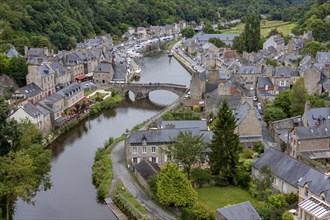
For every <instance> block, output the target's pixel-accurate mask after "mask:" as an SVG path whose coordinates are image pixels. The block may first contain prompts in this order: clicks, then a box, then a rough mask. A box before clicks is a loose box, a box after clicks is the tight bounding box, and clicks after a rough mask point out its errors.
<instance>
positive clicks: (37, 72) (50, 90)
mask: <svg viewBox="0 0 330 220" xmlns="http://www.w3.org/2000/svg"><path fill="white" fill-rule="evenodd" d="M33 82H34V83H35V84H36V85H37V86H39V87H40V88H41V89H42V90H43V96H44V97H47V96H50V95H52V94H54V93H55V91H56V89H55V71H54V70H53V69H52V68H51V67H50V65H49V64H47V63H42V64H41V65H29V66H28V74H27V75H26V84H30V83H33Z"/></svg>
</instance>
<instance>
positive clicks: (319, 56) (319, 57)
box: [315, 51, 330, 64]
mask: <svg viewBox="0 0 330 220" xmlns="http://www.w3.org/2000/svg"><path fill="white" fill-rule="evenodd" d="M315 61H316V63H324V64H326V63H328V64H330V51H327V52H321V51H319V52H317V53H316V56H315Z"/></svg>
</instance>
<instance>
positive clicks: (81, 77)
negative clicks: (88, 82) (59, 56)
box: [76, 75, 86, 80]
mask: <svg viewBox="0 0 330 220" xmlns="http://www.w3.org/2000/svg"><path fill="white" fill-rule="evenodd" d="M85 78H86V76H85V75H80V76H77V77H76V79H77V80H83V79H85Z"/></svg>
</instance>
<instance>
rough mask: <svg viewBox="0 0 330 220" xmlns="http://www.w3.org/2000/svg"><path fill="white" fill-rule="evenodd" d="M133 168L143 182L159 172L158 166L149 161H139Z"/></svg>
mask: <svg viewBox="0 0 330 220" xmlns="http://www.w3.org/2000/svg"><path fill="white" fill-rule="evenodd" d="M134 167H135V170H136V172H138V173H139V174H140V175H141V176H142V178H143V179H145V180H148V179H149V177H150V176H153V175H155V174H157V173H159V171H160V168H159V166H158V164H157V163H153V162H151V161H149V160H141V161H140V163H138V164H136V165H135V166H134Z"/></svg>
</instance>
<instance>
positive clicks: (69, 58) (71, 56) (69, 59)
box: [63, 53, 85, 82]
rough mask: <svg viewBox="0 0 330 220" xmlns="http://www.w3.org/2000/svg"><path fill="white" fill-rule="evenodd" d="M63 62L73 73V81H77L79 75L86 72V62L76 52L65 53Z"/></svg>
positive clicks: (71, 73) (70, 72)
mask: <svg viewBox="0 0 330 220" xmlns="http://www.w3.org/2000/svg"><path fill="white" fill-rule="evenodd" d="M63 64H64V67H65V69H66V70H67V71H68V72H69V74H70V75H71V82H73V81H75V79H76V78H77V77H79V76H82V75H84V74H85V71H84V63H83V62H82V61H81V60H80V59H79V57H78V56H77V55H76V54H75V53H67V54H64V56H63Z"/></svg>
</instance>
